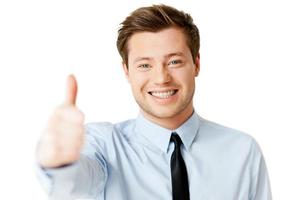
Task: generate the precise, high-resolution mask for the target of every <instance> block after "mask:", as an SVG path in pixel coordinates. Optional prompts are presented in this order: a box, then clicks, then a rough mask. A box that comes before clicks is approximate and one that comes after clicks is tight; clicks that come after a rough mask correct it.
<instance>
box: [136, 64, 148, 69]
mask: <svg viewBox="0 0 301 200" xmlns="http://www.w3.org/2000/svg"><path fill="white" fill-rule="evenodd" d="M137 68H138V69H140V70H148V69H150V68H151V66H150V65H149V64H142V65H138V67H137Z"/></svg>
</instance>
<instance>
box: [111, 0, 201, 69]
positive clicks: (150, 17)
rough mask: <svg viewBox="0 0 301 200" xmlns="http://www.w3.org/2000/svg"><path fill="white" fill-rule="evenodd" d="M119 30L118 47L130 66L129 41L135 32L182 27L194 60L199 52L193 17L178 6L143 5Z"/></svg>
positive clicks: (196, 30)
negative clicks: (178, 8) (177, 7)
mask: <svg viewBox="0 0 301 200" xmlns="http://www.w3.org/2000/svg"><path fill="white" fill-rule="evenodd" d="M120 25H121V27H120V28H119V30H118V38H117V49H118V52H119V54H120V56H121V58H122V60H123V62H124V63H125V64H126V66H127V67H128V48H127V42H128V40H129V39H130V37H131V36H132V35H133V34H134V33H138V32H143V31H147V32H158V31H161V30H163V29H166V28H170V27H178V28H181V29H182V30H183V32H184V34H185V36H186V38H187V45H188V47H189V49H190V52H191V55H192V58H193V62H195V58H196V56H197V55H198V53H199V49H200V36H199V30H198V28H197V26H196V25H195V24H194V23H193V19H192V17H191V16H190V15H189V14H187V13H185V12H183V11H179V10H177V9H176V8H173V7H170V6H167V5H164V4H160V5H153V6H149V7H141V8H138V9H136V10H134V11H133V12H132V13H131V14H130V15H129V16H128V17H127V18H126V19H125V20H124V21H123V22H122V23H121V24H120Z"/></svg>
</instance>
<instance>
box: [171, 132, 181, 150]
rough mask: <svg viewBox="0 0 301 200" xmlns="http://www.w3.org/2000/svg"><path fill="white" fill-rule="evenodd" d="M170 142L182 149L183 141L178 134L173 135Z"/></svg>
mask: <svg viewBox="0 0 301 200" xmlns="http://www.w3.org/2000/svg"><path fill="white" fill-rule="evenodd" d="M170 140H171V141H172V142H174V143H175V145H176V147H180V146H181V144H182V140H181V138H180V136H179V135H178V134H177V133H172V134H171V138H170Z"/></svg>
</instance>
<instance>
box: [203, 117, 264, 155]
mask: <svg viewBox="0 0 301 200" xmlns="http://www.w3.org/2000/svg"><path fill="white" fill-rule="evenodd" d="M199 118H200V128H199V137H200V138H202V139H203V140H205V141H207V142H208V143H211V144H214V145H216V146H217V147H218V148H219V149H222V148H225V149H227V151H229V150H230V151H231V150H232V151H233V153H234V152H235V151H237V152H240V153H242V152H245V153H246V154H256V155H257V156H258V155H260V154H261V150H260V147H259V145H258V143H257V141H256V139H255V138H254V137H253V136H251V135H250V134H249V133H246V132H244V131H241V130H238V129H235V128H231V127H228V126H225V125H221V124H218V123H216V122H212V121H209V120H207V119H204V118H202V117H199Z"/></svg>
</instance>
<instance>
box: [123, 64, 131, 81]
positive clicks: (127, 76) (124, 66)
mask: <svg viewBox="0 0 301 200" xmlns="http://www.w3.org/2000/svg"><path fill="white" fill-rule="evenodd" d="M122 68H123V72H124V75H125V78H126V79H127V81H128V82H130V80H129V69H128V66H127V65H126V63H125V62H124V61H122Z"/></svg>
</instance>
